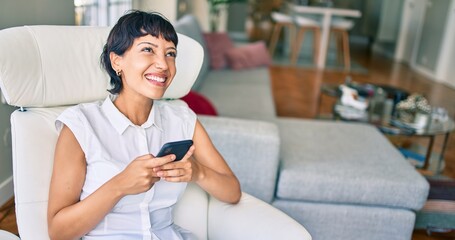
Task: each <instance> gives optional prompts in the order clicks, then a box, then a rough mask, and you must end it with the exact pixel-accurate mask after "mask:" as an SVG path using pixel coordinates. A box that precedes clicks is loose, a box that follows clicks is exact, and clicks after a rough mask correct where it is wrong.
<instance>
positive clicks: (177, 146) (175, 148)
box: [156, 140, 193, 161]
mask: <svg viewBox="0 0 455 240" xmlns="http://www.w3.org/2000/svg"><path fill="white" fill-rule="evenodd" d="M192 145H193V141H192V140H182V141H176V142H168V143H166V144H164V145H163V147H162V148H161V150H160V152H159V153H158V154H157V155H156V156H157V157H163V156H166V155H169V154H174V155H175V161H179V160H182V158H183V157H184V156H185V154H186V153H187V152H188V150H189V149H190V147H191V146H192Z"/></svg>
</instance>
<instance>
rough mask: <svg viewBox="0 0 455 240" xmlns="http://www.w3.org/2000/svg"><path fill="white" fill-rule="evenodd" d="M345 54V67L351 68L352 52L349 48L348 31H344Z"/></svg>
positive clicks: (348, 69)
mask: <svg viewBox="0 0 455 240" xmlns="http://www.w3.org/2000/svg"><path fill="white" fill-rule="evenodd" d="M343 52H344V53H343V55H344V67H345V69H346V70H347V71H350V70H351V54H350V49H349V35H348V32H347V31H343Z"/></svg>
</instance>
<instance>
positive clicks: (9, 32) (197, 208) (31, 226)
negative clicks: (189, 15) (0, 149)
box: [0, 26, 311, 240]
mask: <svg viewBox="0 0 455 240" xmlns="http://www.w3.org/2000/svg"><path fill="white" fill-rule="evenodd" d="M108 32H109V28H105V27H76V26H26V27H16V28H10V29H5V30H2V31H0V54H1V56H2V57H1V58H0V88H1V90H2V91H3V94H4V97H5V99H6V101H7V103H8V104H10V105H13V106H17V107H20V108H19V109H18V110H17V111H15V112H14V113H13V114H12V115H11V126H12V139H13V140H12V148H13V149H12V151H13V176H14V193H15V203H16V217H17V224H18V228H19V234H20V237H21V239H33V240H40V239H49V237H48V233H47V219H46V211H47V201H48V188H49V182H50V177H51V172H52V164H53V154H54V146H55V142H56V140H57V131H56V130H55V127H54V121H55V119H56V117H57V116H58V115H59V114H60V113H61V112H62V111H63V110H64V109H65V108H66V107H67V106H70V105H74V104H78V103H81V102H90V101H94V100H99V99H103V98H105V97H106V95H107V91H106V89H108V87H109V78H108V76H107V74H106V73H104V72H103V71H102V70H101V67H100V65H99V56H100V53H101V51H102V47H103V44H104V42H105V41H106V39H107V34H108ZM178 52H179V56H178V57H177V69H178V70H177V75H176V77H175V79H174V82H173V83H172V86H171V87H170V88H169V89H168V91H167V92H166V94H165V96H164V98H168V99H178V98H180V97H182V96H184V95H185V94H187V93H188V91H189V90H190V88H191V86H192V84H193V82H194V81H195V79H196V77H197V75H198V72H199V69H200V66H201V64H202V58H203V51H202V47H201V46H200V45H199V44H198V43H197V42H196V41H194V40H192V39H190V38H188V37H186V36H184V35H181V34H180V35H179V44H178ZM173 101H175V102H177V103H179V104H182V103H183V102H181V101H180V100H173ZM174 216H175V222H176V223H177V224H178V225H180V226H182V227H184V228H187V229H189V230H191V231H192V232H193V233H195V235H196V236H198V238H200V239H217V240H219V239H221V240H222V239H229V240H233V239H311V237H310V235H309V234H308V232H307V231H306V230H305V228H303V227H302V226H301V225H300V224H299V223H297V222H296V221H294V220H293V219H291V218H290V217H288V216H287V215H285V214H284V213H282V212H281V211H279V210H277V209H275V208H273V207H272V206H270V205H268V204H267V203H265V202H262V201H260V200H258V199H256V198H254V197H252V196H250V195H248V194H246V193H244V194H243V197H242V199H241V201H240V203H239V204H237V205H230V204H225V203H222V202H219V201H217V200H216V199H214V198H212V197H210V196H208V195H207V194H206V193H205V192H204V191H203V190H202V189H200V188H199V187H198V186H197V185H194V184H190V185H189V186H188V188H187V191H186V192H185V194H184V196H183V198H182V200H181V201H180V202H179V204H178V206H177V207H176V209H175V212H174ZM3 234H4V232H3Z"/></svg>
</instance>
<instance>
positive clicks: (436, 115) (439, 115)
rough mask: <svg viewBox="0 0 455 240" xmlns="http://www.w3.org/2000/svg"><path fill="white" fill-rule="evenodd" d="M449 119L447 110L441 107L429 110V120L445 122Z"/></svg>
mask: <svg viewBox="0 0 455 240" xmlns="http://www.w3.org/2000/svg"><path fill="white" fill-rule="evenodd" d="M448 119H449V114H448V113H447V109H445V108H442V107H432V108H431V120H432V121H435V122H436V121H438V122H445V121H447V120H448Z"/></svg>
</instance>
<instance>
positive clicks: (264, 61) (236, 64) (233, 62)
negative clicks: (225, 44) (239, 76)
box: [226, 41, 272, 70]
mask: <svg viewBox="0 0 455 240" xmlns="http://www.w3.org/2000/svg"><path fill="white" fill-rule="evenodd" d="M226 58H227V60H228V63H229V66H230V67H231V68H232V69H234V70H240V69H247V68H254V67H260V66H268V65H270V64H272V58H271V57H270V54H269V52H268V50H267V47H266V46H265V42H264V41H259V42H255V43H250V44H246V45H243V46H240V47H236V48H231V49H229V50H228V51H227V52H226Z"/></svg>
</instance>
